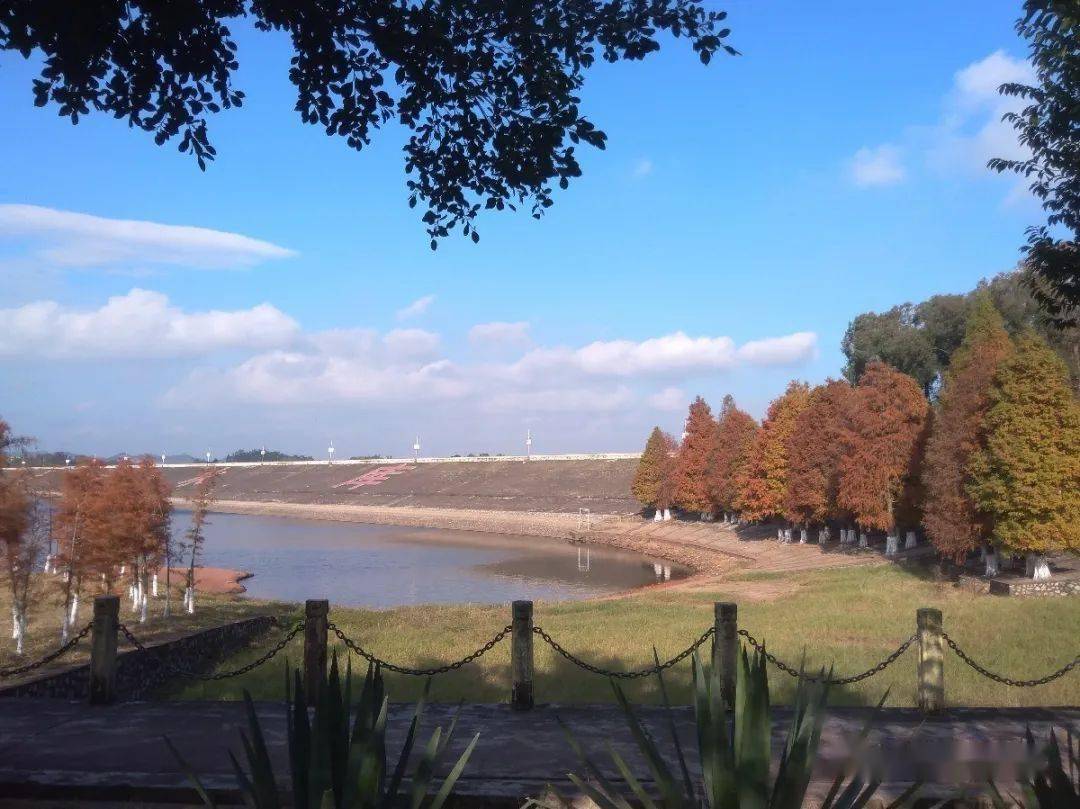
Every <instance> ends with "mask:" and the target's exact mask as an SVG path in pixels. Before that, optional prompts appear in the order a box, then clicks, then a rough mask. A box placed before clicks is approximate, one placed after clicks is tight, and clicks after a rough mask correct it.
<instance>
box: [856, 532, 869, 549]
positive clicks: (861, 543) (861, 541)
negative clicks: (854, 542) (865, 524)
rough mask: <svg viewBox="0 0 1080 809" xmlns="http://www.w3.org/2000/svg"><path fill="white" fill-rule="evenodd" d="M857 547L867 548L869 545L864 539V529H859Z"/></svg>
mask: <svg viewBox="0 0 1080 809" xmlns="http://www.w3.org/2000/svg"><path fill="white" fill-rule="evenodd" d="M859 547H860V548H869V547H870V543H869V542H868V541H867V539H866V532H865V531H860V532H859Z"/></svg>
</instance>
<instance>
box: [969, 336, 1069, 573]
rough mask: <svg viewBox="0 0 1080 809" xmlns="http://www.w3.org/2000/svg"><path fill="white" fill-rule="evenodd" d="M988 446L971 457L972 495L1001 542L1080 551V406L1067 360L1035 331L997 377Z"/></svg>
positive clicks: (1039, 553) (1036, 559)
mask: <svg viewBox="0 0 1080 809" xmlns="http://www.w3.org/2000/svg"><path fill="white" fill-rule="evenodd" d="M990 402H991V404H990V409H989V410H988V411H987V413H986V421H985V424H986V436H985V443H984V447H983V448H982V449H980V450H979V451H977V452H975V453H974V454H973V455H972V458H971V463H970V465H969V473H970V475H971V481H970V483H969V485H968V493H969V494H970V495H971V497H972V499H973V500H974V501H975V504H976V506H977V507H978V508H979V509H980V510H981V511H983V512H984V513H985V514H987V515H988V516H989V518H990V520H991V521H992V524H993V532H994V541H995V542H996V543H999V544H1000V545H1001V546H1002V547H1003V548H1005V549H1006V550H1008V551H1010V552H1012V553H1027V554H1029V562H1031V564H1032V566H1031V567H1030V568H1029V570H1031V572H1032V574H1033V575H1034V576H1035V577H1036V578H1046V577H1048V576H1049V574H1050V571H1049V568H1048V566H1047V564H1046V560H1045V558H1044V557H1043V554H1045V553H1047V552H1050V551H1059V550H1067V551H1072V552H1074V553H1075V552H1077V551H1080V403H1078V402H1077V399H1076V397H1075V395H1074V394H1073V393H1072V391H1071V390H1070V389H1069V378H1068V372H1067V371H1066V369H1065V365H1064V363H1062V361H1061V360H1060V359H1059V358H1058V357H1057V355H1055V354H1054V352H1053V351H1052V350H1051V349H1050V348H1049V346H1047V345H1046V343H1045V342H1044V341H1043V340H1042V339H1041V338H1040V337H1038V336H1036V335H1035V334H1033V333H1026V334H1023V335H1021V336H1020V337H1019V338H1017V341H1016V349H1015V351H1014V352H1013V354H1012V356H1011V357H1009V358H1008V359H1006V360H1005V361H1004V362H1003V363H1002V364H1001V367H1000V368H999V369H998V372H997V375H996V376H995V377H994V386H993V387H992V388H991V391H990Z"/></svg>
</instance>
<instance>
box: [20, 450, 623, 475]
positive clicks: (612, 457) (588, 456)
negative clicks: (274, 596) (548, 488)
mask: <svg viewBox="0 0 1080 809" xmlns="http://www.w3.org/2000/svg"><path fill="white" fill-rule="evenodd" d="M640 457H641V453H640V452H597V453H566V454H563V455H532V456H527V455H455V456H450V457H445V458H426V457H420V458H363V459H360V458H357V459H336V460H334V462H333V464H330V462H329V461H328V460H326V459H323V460H317V461H214V462H213V463H212V464H207V463H206V461H189V462H185V463H167V464H164V465H163V466H162V468H165V469H173V468H175V469H183V468H185V467H192V468H194V467H203V466H208V465H209V466H222V467H239V468H244V467H257V466H330V465H333V466H358V465H363V464H368V465H374V466H379V465H385V464H425V463H494V462H496V461H514V462H517V463H527V462H536V461H630V460H637V459H638V458H640ZM133 460H135V459H133ZM159 465H160V464H159ZM107 466H112V465H107ZM12 468H15V467H12ZM24 468H26V469H34V470H38V471H45V470H50V469H71V468H74V465H72V466H70V467H65V466H30V467H24Z"/></svg>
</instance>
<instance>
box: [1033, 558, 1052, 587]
mask: <svg viewBox="0 0 1080 809" xmlns="http://www.w3.org/2000/svg"><path fill="white" fill-rule="evenodd" d="M1028 564H1029V566H1030V567H1031V578H1033V579H1034V580H1035V581H1045V580H1047V579H1049V578H1050V563H1049V562H1048V561H1047V559H1046V556H1045V555H1043V554H1041V553H1029V554H1028Z"/></svg>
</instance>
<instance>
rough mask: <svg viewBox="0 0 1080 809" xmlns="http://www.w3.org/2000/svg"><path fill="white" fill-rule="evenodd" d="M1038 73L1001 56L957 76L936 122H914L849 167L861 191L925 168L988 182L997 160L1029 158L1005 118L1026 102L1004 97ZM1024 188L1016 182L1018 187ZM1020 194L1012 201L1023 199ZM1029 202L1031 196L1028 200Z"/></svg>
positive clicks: (859, 155) (999, 53)
mask: <svg viewBox="0 0 1080 809" xmlns="http://www.w3.org/2000/svg"><path fill="white" fill-rule="evenodd" d="M1033 80H1034V71H1033V69H1032V67H1031V65H1030V63H1028V62H1027V61H1025V60H1024V59H1018V58H1014V57H1012V56H1009V55H1008V54H1007V53H1005V52H1004V51H995V52H994V53H991V54H990V55H989V56H986V57H984V58H982V59H980V60H978V61H976V62H972V63H971V64H970V65H967V66H966V67H963V68H961V69H960V70H958V71H956V73H954V74H953V79H952V85H951V87H950V88H949V91H948V92H947V93H946V94H945V96H944V98H943V99H942V102H941V114H940V115H939V116H938V118H937V120H935V121H931V122H915V121H913V122H912V124H911V125H910V126H908V127H907V129H905V130H904V131H903V132H902V133H898V137H897V138H896V139H895V140H896V141H897V142H896V143H886V144H882V145H880V146H877V147H873V148H871V147H864V148H862V149H860V150H859V151H858V152H856V153H855V155H854V157H853V158H852V159H851V160H850V161H849V162H848V164H847V166H846V171H847V173H848V176H849V178H850V179H851V181H852V182H853V183H854V184H855V185H857V186H860V187H871V186H884V185H892V184H895V183H898V182H902V181H903V180H905V179H907V178H908V176H909V175H911V174H912V173H914V172H916V171H918V170H919V169H920V168H922V169H928V170H929V171H930V172H931V173H932V174H934V175H937V176H939V177H946V178H957V177H961V178H973V177H975V178H984V177H987V176H988V174H989V170H988V169H987V165H986V164H987V162H988V161H989V160H990V159H991V158H994V157H1003V158H1011V159H1024V158H1026V157H1027V155H1028V150H1027V149H1026V147H1024V146H1023V145H1022V144H1021V143H1020V142H1019V140H1018V139H1017V136H1016V132H1015V130H1014V129H1013V127H1012V125H1011V124H1010V123H1008V122H1006V121H1003V120H1002V116H1004V115H1005V114H1006V113H1009V112H1015V111H1017V110H1019V109H1021V108H1022V106H1023V104H1024V102H1023V101H1022V100H1019V99H1016V98H1012V97H1010V96H1003V95H1001V94H1000V93H999V92H998V88H999V87H1000V86H1001V85H1002V84H1005V83H1008V82H1020V83H1031V82H1032V81H1033ZM1017 182H1018V183H1019V184H1020V185H1021V186H1023V185H1024V183H1023V181H1022V180H1017V179H1016V178H1014V183H1017ZM1022 195H1023V196H1028V195H1027V194H1026V192H1024V194H1021V193H1019V192H1018V191H1017V190H1016V189H1014V190H1013V191H1011V192H1010V193H1009V198H1010V199H1015V198H1017V197H1019V196H1022ZM1028 198H1029V197H1028Z"/></svg>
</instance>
